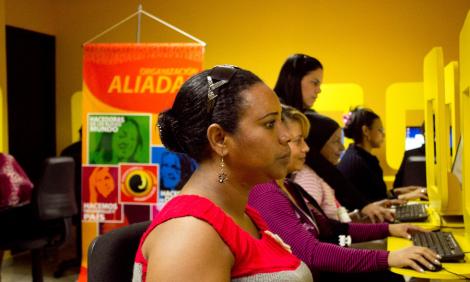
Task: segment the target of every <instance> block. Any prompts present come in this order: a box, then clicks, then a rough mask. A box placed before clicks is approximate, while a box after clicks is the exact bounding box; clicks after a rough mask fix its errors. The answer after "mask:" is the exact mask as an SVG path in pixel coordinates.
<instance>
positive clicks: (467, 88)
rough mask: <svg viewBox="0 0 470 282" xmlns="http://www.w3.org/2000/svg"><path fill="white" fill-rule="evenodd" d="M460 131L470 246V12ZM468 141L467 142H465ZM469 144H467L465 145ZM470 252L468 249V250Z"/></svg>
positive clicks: (463, 35) (464, 35)
mask: <svg viewBox="0 0 470 282" xmlns="http://www.w3.org/2000/svg"><path fill="white" fill-rule="evenodd" d="M459 54H460V58H459V60H460V121H461V124H460V129H461V136H462V140H463V141H464V142H463V144H461V145H463V151H462V179H463V182H462V191H463V196H462V205H463V207H464V208H463V216H464V222H465V232H466V236H465V237H466V238H467V241H468V242H469V244H470V146H469V145H468V144H470V111H469V109H470V12H468V13H467V18H466V19H465V23H464V25H463V27H462V30H461V31H460V52H459ZM465 139H466V140H465ZM465 143H467V144H465ZM467 251H468V249H467Z"/></svg>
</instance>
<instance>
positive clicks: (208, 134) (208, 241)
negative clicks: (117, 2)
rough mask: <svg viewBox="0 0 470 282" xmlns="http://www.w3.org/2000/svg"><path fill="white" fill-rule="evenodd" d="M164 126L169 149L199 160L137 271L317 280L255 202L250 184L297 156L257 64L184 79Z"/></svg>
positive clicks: (156, 225) (143, 250) (158, 221)
mask: <svg viewBox="0 0 470 282" xmlns="http://www.w3.org/2000/svg"><path fill="white" fill-rule="evenodd" d="M158 127H159V129H160V137H161V140H162V142H163V144H164V145H165V147H167V148H168V149H170V150H172V151H175V152H180V153H186V154H188V155H189V156H190V157H192V158H194V159H195V160H196V161H197V162H198V163H199V166H198V168H197V170H196V171H195V172H194V173H193V175H192V176H191V177H190V179H189V180H188V182H187V183H186V184H185V185H184V187H183V189H182V193H181V194H180V195H179V196H177V197H175V198H173V199H172V200H171V201H170V202H168V203H167V204H166V206H165V207H164V208H163V210H162V211H161V212H160V213H159V214H158V216H157V217H156V218H155V219H154V221H153V223H152V224H151V226H150V227H149V229H148V230H147V232H146V233H145V234H144V236H143V237H142V240H141V244H140V247H139V250H138V251H137V255H136V263H135V267H134V279H136V280H143V281H157V280H158V281H228V280H234V281H255V280H256V281H280V280H281V281H312V278H311V273H310V271H309V270H308V268H307V267H306V266H305V264H303V263H302V262H301V261H300V260H299V259H298V258H296V257H295V256H293V255H292V254H291V253H290V250H289V247H288V246H286V245H285V244H284V243H282V241H281V240H280V239H279V238H278V237H277V236H275V235H273V234H272V233H269V232H268V231H267V230H266V224H265V223H264V221H263V220H262V219H261V217H260V216H259V215H258V214H257V212H256V211H254V210H253V209H250V208H248V207H247V201H248V194H249V192H250V189H251V187H253V186H254V185H255V184H257V183H263V182H267V181H269V180H270V179H277V178H280V177H282V176H283V175H285V174H286V169H287V163H288V162H289V157H290V150H289V146H288V142H289V138H290V137H289V135H288V133H287V130H286V129H285V127H284V126H283V124H282V122H281V106H280V103H279V100H278V98H277V97H276V95H275V94H274V92H273V91H272V90H271V89H269V88H268V87H267V86H266V85H265V84H264V83H263V82H262V81H261V80H260V79H259V78H258V77H257V76H256V75H254V74H252V73H251V72H249V71H246V70H242V69H239V68H236V67H233V66H217V67H215V68H213V69H211V70H206V71H204V72H202V73H200V74H198V75H195V76H193V77H192V78H190V79H189V80H188V81H187V82H185V84H184V85H183V86H182V88H181V90H180V91H179V92H178V94H177V96H176V99H175V102H174V104H173V107H172V108H171V109H169V110H167V111H165V112H164V113H162V114H160V116H159V120H158ZM136 280H134V281H136Z"/></svg>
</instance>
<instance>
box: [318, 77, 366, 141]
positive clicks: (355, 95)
mask: <svg viewBox="0 0 470 282" xmlns="http://www.w3.org/2000/svg"><path fill="white" fill-rule="evenodd" d="M363 104H364V91H363V90H362V87H361V86H359V85H358V84H354V83H331V84H322V92H321V93H320V95H319V96H318V99H317V101H316V102H315V105H314V108H315V110H316V111H318V112H319V113H321V114H324V115H326V116H329V117H330V118H332V119H334V120H336V121H337V122H338V123H339V124H340V126H341V127H343V126H344V124H343V120H342V115H343V114H346V113H348V112H349V110H350V109H351V108H352V107H355V106H359V105H363ZM351 142H352V140H349V139H348V138H345V140H344V145H345V147H347V146H348V145H349V143H351Z"/></svg>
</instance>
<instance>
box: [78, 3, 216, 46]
mask: <svg viewBox="0 0 470 282" xmlns="http://www.w3.org/2000/svg"><path fill="white" fill-rule="evenodd" d="M142 15H145V16H147V17H149V18H151V19H152V20H154V21H157V22H159V23H160V24H162V25H164V26H166V27H168V28H170V29H172V30H174V31H176V32H178V33H179V34H181V35H183V36H186V37H188V38H189V39H191V40H194V41H196V42H197V43H199V44H201V45H202V46H206V45H207V44H206V42H204V41H202V40H201V39H199V38H197V37H195V36H193V35H191V34H189V33H187V32H186V31H184V30H182V29H180V28H178V27H176V26H174V25H172V24H170V23H168V22H166V21H164V20H162V19H160V18H159V17H157V16H155V15H152V14H150V13H148V12H146V11H145V10H144V9H142V4H139V6H138V8H137V11H136V12H134V13H132V14H131V15H129V16H128V17H126V18H124V19H123V20H121V21H119V22H118V23H116V24H115V25H113V26H111V27H109V28H107V29H105V30H104V31H103V32H101V33H99V34H97V35H95V36H94V37H93V38H91V39H89V40H87V41H85V43H83V45H85V44H88V43H90V42H93V41H95V40H96V39H98V38H100V37H101V36H103V35H105V34H106V33H108V32H110V31H111V30H113V29H115V28H116V27H118V26H120V25H121V24H123V23H125V22H127V21H129V20H130V19H132V18H134V17H135V16H137V17H138V24H137V42H138V43H139V42H140V26H141V21H140V20H141V16H142Z"/></svg>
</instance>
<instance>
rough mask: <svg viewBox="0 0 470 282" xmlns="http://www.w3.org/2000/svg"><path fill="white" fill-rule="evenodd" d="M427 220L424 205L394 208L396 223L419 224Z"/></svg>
mask: <svg viewBox="0 0 470 282" xmlns="http://www.w3.org/2000/svg"><path fill="white" fill-rule="evenodd" d="M426 219H428V212H427V211H426V205H424V204H414V205H403V206H398V207H396V208H395V220H396V221H398V222H419V221H426Z"/></svg>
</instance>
